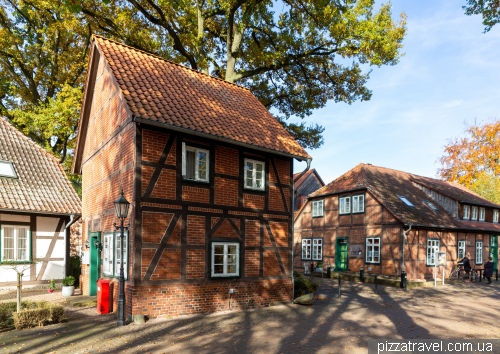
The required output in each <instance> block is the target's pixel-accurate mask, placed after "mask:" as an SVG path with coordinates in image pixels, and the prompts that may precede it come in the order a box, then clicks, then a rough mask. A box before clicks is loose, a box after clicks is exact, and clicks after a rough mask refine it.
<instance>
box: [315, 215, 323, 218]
mask: <svg viewBox="0 0 500 354" xmlns="http://www.w3.org/2000/svg"><path fill="white" fill-rule="evenodd" d="M323 217H325V216H324V215H317V216H312V218H323Z"/></svg>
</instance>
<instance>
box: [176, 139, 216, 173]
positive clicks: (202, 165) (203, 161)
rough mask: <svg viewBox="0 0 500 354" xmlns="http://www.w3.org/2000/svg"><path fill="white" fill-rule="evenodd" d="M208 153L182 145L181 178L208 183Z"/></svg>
mask: <svg viewBox="0 0 500 354" xmlns="http://www.w3.org/2000/svg"><path fill="white" fill-rule="evenodd" d="M209 159H210V151H208V150H205V149H199V148H197V147H193V146H187V145H186V143H184V142H183V143H182V176H183V177H184V179H188V180H192V181H198V182H208V181H209V173H208V172H209Z"/></svg>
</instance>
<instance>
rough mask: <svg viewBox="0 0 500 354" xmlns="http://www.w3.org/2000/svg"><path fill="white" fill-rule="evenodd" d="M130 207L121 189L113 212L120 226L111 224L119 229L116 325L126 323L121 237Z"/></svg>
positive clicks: (126, 227)
mask: <svg viewBox="0 0 500 354" xmlns="http://www.w3.org/2000/svg"><path fill="white" fill-rule="evenodd" d="M129 207H130V203H129V202H128V201H127V199H125V197H124V196H123V190H122V191H121V193H120V197H119V198H118V199H117V200H116V201H115V212H116V217H117V218H118V219H120V226H116V223H115V224H113V226H114V227H115V228H116V229H117V230H120V293H119V294H118V323H117V324H118V326H124V325H125V324H126V321H125V272H124V269H123V263H124V261H123V238H124V237H125V234H124V231H125V229H128V228H129V227H130V224H129V225H128V226H124V225H123V223H124V222H125V219H126V218H127V216H128V209H129Z"/></svg>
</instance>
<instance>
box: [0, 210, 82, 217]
mask: <svg viewBox="0 0 500 354" xmlns="http://www.w3.org/2000/svg"><path fill="white" fill-rule="evenodd" d="M0 211H8V212H12V213H29V214H50V215H68V216H69V215H75V216H82V213H81V212H78V213H76V212H56V211H45V210H22V209H9V208H0Z"/></svg>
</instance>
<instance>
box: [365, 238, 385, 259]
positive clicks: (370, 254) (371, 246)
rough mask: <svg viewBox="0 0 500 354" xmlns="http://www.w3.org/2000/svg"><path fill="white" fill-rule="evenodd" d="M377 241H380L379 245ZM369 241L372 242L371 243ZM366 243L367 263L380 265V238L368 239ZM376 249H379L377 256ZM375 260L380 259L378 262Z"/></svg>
mask: <svg viewBox="0 0 500 354" xmlns="http://www.w3.org/2000/svg"><path fill="white" fill-rule="evenodd" d="M375 240H378V243H377V244H376V243H375ZM369 241H371V243H370V242H369ZM365 242H366V257H365V261H366V263H371V264H380V254H381V249H382V245H381V244H382V240H381V238H380V237H367V238H366V241H365ZM375 247H378V255H377V256H375ZM375 258H378V261H376V260H375Z"/></svg>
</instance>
